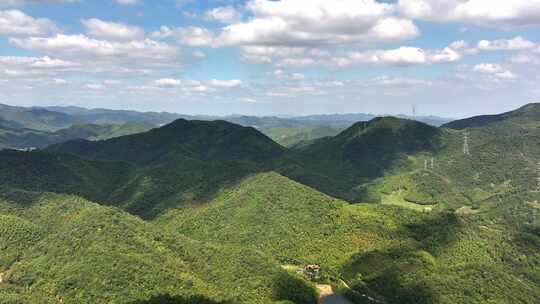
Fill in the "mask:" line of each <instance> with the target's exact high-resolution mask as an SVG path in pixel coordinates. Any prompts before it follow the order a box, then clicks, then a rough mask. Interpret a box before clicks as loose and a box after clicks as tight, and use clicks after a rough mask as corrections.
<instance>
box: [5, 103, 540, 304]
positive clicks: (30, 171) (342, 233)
mask: <svg viewBox="0 0 540 304" xmlns="http://www.w3.org/2000/svg"><path fill="white" fill-rule="evenodd" d="M536 108H537V106H536V105H532V106H527V107H525V108H522V109H520V110H518V111H516V112H515V113H513V114H512V115H509V116H510V117H511V118H509V119H500V120H497V121H492V122H490V123H488V124H480V125H479V124H476V123H474V124H471V125H470V126H468V127H466V128H465V129H461V127H453V128H450V127H451V126H452V124H450V125H449V126H446V127H442V128H436V127H432V126H429V125H426V124H423V123H419V122H415V121H411V120H405V119H398V118H391V117H384V118H376V119H373V120H371V121H369V122H366V123H364V122H360V123H357V124H354V125H353V126H351V127H350V128H347V129H346V130H344V131H342V132H341V133H339V134H338V135H336V136H333V137H325V138H322V139H318V140H315V141H313V142H312V143H304V144H302V145H298V146H296V147H294V148H292V149H287V148H284V147H282V146H280V145H279V144H277V143H275V142H274V141H272V140H271V139H269V138H268V137H266V136H265V135H263V134H262V133H260V132H259V131H257V130H256V129H254V128H249V127H241V126H238V125H235V124H232V123H228V122H224V121H215V122H208V121H187V120H177V121H175V122H174V123H171V124H169V125H166V126H163V127H161V128H157V129H153V130H150V131H148V132H146V133H140V134H135V135H129V136H123V137H119V138H114V139H109V140H102V141H86V140H74V141H69V142H67V143H62V144H57V145H54V146H52V147H50V148H49V149H47V150H46V151H33V152H20V151H9V150H5V151H2V152H0V163H1V164H2V167H0V184H1V185H2V186H1V187H2V188H1V189H0V218H1V219H2V221H1V224H0V230H1V231H2V234H1V236H0V248H2V251H0V302H2V303H4V302H6V303H59V302H60V301H62V302H63V303H96V302H97V303H99V302H111V303H221V302H223V303H278V302H279V303H291V302H292V303H316V302H317V292H316V290H315V288H314V286H313V284H314V283H324V284H331V285H332V286H334V290H336V291H338V292H342V293H344V294H346V295H347V296H348V297H349V298H350V299H351V301H353V302H354V303H389V304H394V303H395V304H398V303H399V304H408V303H411V304H412V303H441V304H450V303H479V304H480V303H531V304H532V303H537V302H538V301H539V300H540V288H539V286H540V250H539V249H540V248H539V246H540V228H539V227H540V226H539V224H540V222H539V220H538V210H539V209H540V205H539V203H538V201H539V200H540V192H538V189H537V183H536V181H537V180H536V178H537V174H538V173H537V168H536V164H537V163H539V162H540V158H539V157H538V155H540V145H539V144H540V129H538V123H537V122H538V121H540V120H539V119H540V117H539V115H538V114H537V112H536V111H535V109H536ZM505 115H507V114H505ZM336 197H337V198H336ZM306 264H320V265H321V267H322V272H321V275H320V277H319V278H317V279H310V278H309V277H308V276H304V275H298V274H296V271H297V270H298V269H301V268H302V267H303V266H304V265H306ZM167 301H169V302H167ZM171 301H172V302H171ZM287 301H288V302H287Z"/></svg>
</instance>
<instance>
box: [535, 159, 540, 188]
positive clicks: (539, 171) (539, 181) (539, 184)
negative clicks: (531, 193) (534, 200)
mask: <svg viewBox="0 0 540 304" xmlns="http://www.w3.org/2000/svg"><path fill="white" fill-rule="evenodd" d="M537 174H538V176H537V178H536V189H537V190H538V192H540V162H539V163H538V167H537Z"/></svg>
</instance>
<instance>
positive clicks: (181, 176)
mask: <svg viewBox="0 0 540 304" xmlns="http://www.w3.org/2000/svg"><path fill="white" fill-rule="evenodd" d="M259 172H263V170H262V169H260V168H257V167H255V166H253V165H252V164H249V163H242V162H215V163H205V164H203V165H197V166H192V167H185V166H182V167H176V168H174V167H170V166H167V167H155V168H151V169H148V170H145V171H144V172H143V173H141V174H140V175H139V176H138V177H137V178H135V179H133V180H132V181H131V182H129V183H128V184H127V185H126V186H124V187H123V188H122V189H120V190H119V191H116V192H115V193H114V194H113V195H112V196H111V197H110V198H109V201H110V202H111V203H112V204H114V205H119V206H121V207H122V208H123V209H124V210H126V211H128V212H129V213H131V214H135V215H138V216H140V217H141V218H143V219H153V218H155V217H157V216H159V215H160V214H162V213H163V212H165V211H167V210H168V209H170V208H179V207H184V206H189V205H193V204H202V203H205V202H209V201H211V200H212V199H214V198H215V196H216V195H217V194H218V193H219V192H220V191H222V190H223V189H226V188H230V187H234V186H235V185H237V184H239V183H241V182H242V181H243V180H244V179H245V178H246V177H248V176H250V175H252V174H256V173H259Z"/></svg>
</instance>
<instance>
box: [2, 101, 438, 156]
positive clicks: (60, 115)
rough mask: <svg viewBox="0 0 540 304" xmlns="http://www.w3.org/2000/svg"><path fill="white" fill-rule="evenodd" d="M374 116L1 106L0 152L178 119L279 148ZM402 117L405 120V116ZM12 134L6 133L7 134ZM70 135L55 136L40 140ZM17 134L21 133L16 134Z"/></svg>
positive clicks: (331, 133)
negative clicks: (258, 137)
mask: <svg viewBox="0 0 540 304" xmlns="http://www.w3.org/2000/svg"><path fill="white" fill-rule="evenodd" d="M374 117H375V116H373V115H370V114H332V115H310V116H300V117H275V116H261V117H258V116H246V115H230V116H225V117H219V116H210V115H195V116H193V115H182V114H175V113H166V112H137V111H125V110H110V109H86V108H82V107H74V106H67V107H63V106H54V107H30V108H26V107H16V106H8V105H1V104H0V128H3V129H4V133H9V136H8V135H6V136H4V137H3V139H1V143H0V148H2V147H4V148H6V147H11V148H36V147H37V148H42V147H45V146H47V145H49V144H53V143H58V142H61V141H65V140H69V139H74V138H84V139H96V138H98V139H102V138H110V137H112V136H110V135H108V134H107V133H108V131H107V130H103V132H104V134H92V135H85V134H84V133H85V132H81V135H79V136H77V137H75V136H64V135H65V134H74V132H75V133H76V132H77V130H79V131H80V130H81V128H86V129H93V130H96V129H97V128H96V126H95V125H106V126H107V128H118V127H112V126H111V125H127V126H125V127H121V128H123V129H124V130H125V129H130V128H131V127H132V126H135V125H139V126H149V125H155V126H160V125H165V124H168V123H170V122H172V121H174V120H176V119H180V118H184V119H189V120H207V121H211V120H226V121H229V122H232V123H235V124H239V125H242V126H249V127H254V128H257V129H258V130H260V131H262V132H264V133H265V134H267V135H269V136H270V137H271V138H272V139H274V140H275V141H277V142H279V143H280V144H282V145H283V146H294V145H297V144H299V143H301V142H306V141H311V140H314V139H318V138H321V137H326V136H334V135H336V134H337V133H339V132H340V131H342V130H343V129H345V128H347V127H349V126H351V125H353V124H354V123H356V122H358V121H367V120H371V119H373V118H374ZM403 117H406V116H403ZM417 119H418V120H419V121H424V122H426V123H428V124H431V125H434V126H439V125H441V124H443V123H446V122H448V121H449V120H448V119H444V118H439V117H418V118H417ZM74 125H88V126H85V127H75V129H77V130H75V129H74V128H72V129H71V130H69V128H70V127H72V126H74ZM7 128H10V129H12V130H9V131H10V132H8V131H7V130H6V129H7ZM61 129H68V130H66V131H63V132H60V133H59V134H44V133H42V132H41V131H46V132H49V133H52V132H56V131H59V130H61ZM137 130H145V128H144V127H135V128H134V131H133V132H119V134H120V135H123V133H124V134H131V133H135V131H137ZM15 131H19V132H15Z"/></svg>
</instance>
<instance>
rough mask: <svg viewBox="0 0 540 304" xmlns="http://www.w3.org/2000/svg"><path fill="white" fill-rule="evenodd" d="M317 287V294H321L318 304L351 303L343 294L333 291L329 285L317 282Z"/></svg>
mask: <svg viewBox="0 0 540 304" xmlns="http://www.w3.org/2000/svg"><path fill="white" fill-rule="evenodd" d="M317 289H319V294H320V295H321V299H320V300H319V303H320V304H352V302H351V301H349V300H347V299H346V298H345V297H344V296H342V295H340V294H336V293H334V291H333V290H332V286H330V285H322V284H319V285H317Z"/></svg>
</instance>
